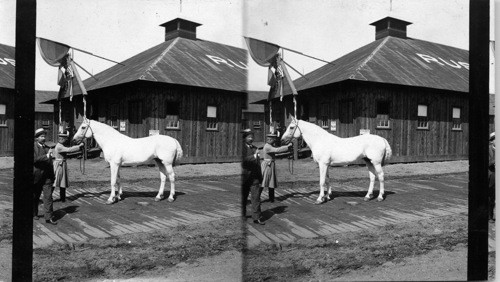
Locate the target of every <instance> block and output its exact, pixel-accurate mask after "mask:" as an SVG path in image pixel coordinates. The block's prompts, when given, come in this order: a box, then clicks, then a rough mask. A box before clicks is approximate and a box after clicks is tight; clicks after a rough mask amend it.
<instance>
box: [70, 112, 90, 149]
mask: <svg viewBox="0 0 500 282" xmlns="http://www.w3.org/2000/svg"><path fill="white" fill-rule="evenodd" d="M89 129H90V120H89V119H86V118H84V119H83V122H82V124H81V125H80V127H79V128H78V130H77V131H76V133H75V135H74V136H73V142H75V143H80V142H81V141H82V139H83V138H90V137H92V129H90V130H89Z"/></svg>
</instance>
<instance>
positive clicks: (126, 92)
mask: <svg viewBox="0 0 500 282" xmlns="http://www.w3.org/2000/svg"><path fill="white" fill-rule="evenodd" d="M93 99H95V101H93V103H96V104H98V106H97V108H98V112H99V113H98V116H99V120H100V121H106V119H107V118H109V109H110V105H111V104H113V103H118V104H119V114H118V115H119V116H118V119H119V121H118V122H120V121H126V124H127V131H125V132H122V133H125V134H127V135H129V134H132V132H129V131H130V123H129V114H130V113H129V109H128V107H129V105H130V103H129V102H130V101H139V100H142V101H143V112H144V115H143V116H144V122H143V130H142V132H140V133H139V134H138V136H137V137H141V134H142V136H147V135H148V134H149V130H159V133H160V134H164V135H169V136H172V137H174V138H175V139H177V140H178V141H179V143H180V144H181V147H182V149H183V151H184V157H183V161H182V162H183V163H206V162H234V161H240V160H241V146H240V145H241V144H240V143H241V142H242V139H241V134H240V131H241V130H242V128H241V110H242V107H244V105H245V101H244V100H245V94H244V93H235V92H228V91H223V90H216V89H206V88H197V87H187V86H186V87H185V86H177V85H170V86H166V85H164V84H154V83H152V84H146V83H137V84H133V85H129V86H127V87H126V88H123V87H122V88H120V87H115V88H113V90H112V91H110V89H108V91H107V92H106V95H102V94H101V95H99V93H97V92H96V94H95V95H94V96H93ZM166 101H174V102H180V107H181V109H180V129H166V121H165V104H166ZM208 105H214V106H217V119H218V129H217V130H207V128H206V127H207V118H206V116H207V106H208ZM134 134H136V133H134Z"/></svg>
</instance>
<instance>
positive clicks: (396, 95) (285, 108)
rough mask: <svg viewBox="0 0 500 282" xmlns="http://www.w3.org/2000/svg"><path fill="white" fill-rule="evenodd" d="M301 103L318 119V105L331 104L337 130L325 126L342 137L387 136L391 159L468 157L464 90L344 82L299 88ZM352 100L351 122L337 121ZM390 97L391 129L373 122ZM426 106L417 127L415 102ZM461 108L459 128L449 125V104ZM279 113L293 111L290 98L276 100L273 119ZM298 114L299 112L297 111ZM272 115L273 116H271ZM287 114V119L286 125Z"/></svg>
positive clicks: (330, 108) (466, 105)
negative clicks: (423, 122)
mask: <svg viewBox="0 0 500 282" xmlns="http://www.w3.org/2000/svg"><path fill="white" fill-rule="evenodd" d="M299 97H300V99H298V101H299V106H298V108H300V104H301V103H302V104H304V105H306V104H307V105H308V107H309V109H308V110H307V115H308V118H309V119H310V120H316V123H317V124H319V118H320V108H321V105H322V104H325V103H326V104H328V105H329V113H328V114H329V118H330V119H329V121H328V122H329V123H330V121H332V120H333V121H336V123H337V130H336V131H331V130H330V129H328V130H327V131H328V132H330V133H333V134H335V135H337V136H340V137H351V136H355V135H358V134H359V133H360V130H361V129H366V130H370V133H371V134H377V135H380V136H382V137H384V138H386V139H387V140H388V141H389V143H390V144H391V148H392V150H393V158H392V161H393V162H417V161H418V162H422V161H449V160H460V159H467V158H468V134H469V121H468V115H469V113H468V99H467V93H457V92H451V91H439V90H430V89H424V88H416V87H411V88H410V87H397V86H393V85H385V84H376V85H375V84H370V83H360V82H357V83H350V82H348V83H344V84H336V85H330V86H328V87H320V88H316V89H314V90H313V91H311V90H309V91H303V92H300V94H299ZM350 99H351V100H352V101H353V114H354V122H353V123H352V124H344V123H341V122H340V121H341V120H340V111H341V107H345V104H343V103H342V102H344V101H348V100H350ZM379 100H381V101H389V102H390V119H391V121H390V122H391V128H390V129H379V128H377V127H376V123H377V121H376V115H377V109H376V106H377V101H379ZM418 104H426V105H428V119H429V129H428V130H421V129H417V106H418ZM453 107H459V108H461V117H462V130H458V131H457V130H452V108H453ZM283 112H288V113H289V112H293V103H292V100H291V97H290V96H288V97H285V99H284V103H281V104H280V103H274V104H273V113H276V114H277V115H276V118H278V116H281V115H282V114H283ZM298 115H299V116H301V115H302V113H298ZM273 118H274V117H273ZM289 122H290V119H289V118H288V119H287V121H286V124H285V126H286V125H288V124H289Z"/></svg>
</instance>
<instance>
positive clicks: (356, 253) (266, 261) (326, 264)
mask: <svg viewBox="0 0 500 282" xmlns="http://www.w3.org/2000/svg"><path fill="white" fill-rule="evenodd" d="M437 230H439V231H437ZM337 241H338V242H339V243H337ZM458 245H467V215H454V216H447V217H445V218H433V219H428V220H422V221H416V222H408V223H402V224H396V225H388V226H384V227H379V228H376V229H371V230H364V231H362V232H348V233H343V234H336V235H332V236H328V237H320V238H313V239H302V240H298V241H296V242H293V243H289V244H284V245H283V246H282V247H281V248H275V247H274V248H273V246H272V245H259V246H257V247H255V248H252V249H250V250H246V251H245V252H244V256H243V258H244V261H245V264H246V267H245V269H244V273H243V276H244V281H266V280H268V279H270V281H280V280H281V279H282V278H281V277H283V276H282V275H285V274H284V273H283V270H282V269H288V268H290V267H291V266H292V267H293V268H294V269H297V270H300V271H299V272H294V274H293V275H292V276H286V275H285V276H284V277H286V278H289V279H285V280H288V281H290V280H292V281H294V280H295V281H306V280H310V279H313V278H314V273H318V272H321V273H323V274H325V273H326V274H327V277H330V278H332V279H333V278H335V277H339V276H342V275H344V274H346V273H348V272H350V271H352V270H356V269H358V268H370V267H377V266H380V265H382V264H384V263H386V262H389V261H394V262H398V261H401V260H403V259H404V258H407V257H412V256H418V255H423V254H426V253H429V252H430V251H432V250H438V249H444V250H453V249H454V248H455V247H456V246H458Z"/></svg>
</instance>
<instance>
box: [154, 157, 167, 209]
mask: <svg viewBox="0 0 500 282" xmlns="http://www.w3.org/2000/svg"><path fill="white" fill-rule="evenodd" d="M155 162H156V165H157V166H158V169H159V170H160V180H161V183H160V190H159V191H158V195H156V198H155V201H156V202H158V201H161V200H163V198H164V196H163V192H164V190H165V182H166V181H167V169H166V168H165V165H164V164H163V163H162V161H161V160H155Z"/></svg>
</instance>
